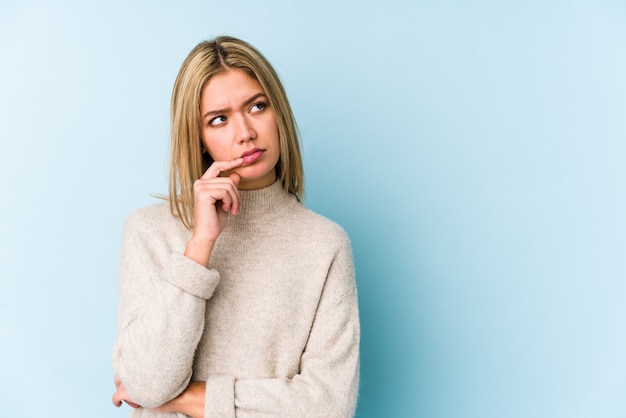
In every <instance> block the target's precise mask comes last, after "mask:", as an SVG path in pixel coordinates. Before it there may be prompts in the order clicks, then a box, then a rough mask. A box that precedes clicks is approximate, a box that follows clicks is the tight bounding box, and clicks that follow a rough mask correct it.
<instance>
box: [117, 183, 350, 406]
mask: <svg viewBox="0 0 626 418" xmlns="http://www.w3.org/2000/svg"><path fill="white" fill-rule="evenodd" d="M240 194H241V204H242V210H241V212H240V214H239V215H237V216H234V217H232V216H231V217H230V218H229V221H228V224H227V226H226V228H225V229H224V231H223V232H222V233H221V234H220V236H219V238H218V241H217V242H216V245H215V247H214V249H213V253H212V255H211V261H210V265H209V268H208V269H207V268H205V267H203V266H200V265H199V264H197V263H195V262H194V261H192V260H190V259H188V258H187V257H185V256H183V255H182V254H183V252H184V250H185V246H186V244H187V241H188V240H189V238H190V236H191V233H190V231H188V230H187V229H185V228H184V227H183V225H182V224H181V222H180V221H179V220H178V219H177V218H175V217H173V216H172V215H171V214H170V212H169V207H168V205H167V204H166V203H162V204H158V205H153V206H149V207H147V208H143V209H140V210H139V211H137V212H135V213H134V214H133V215H131V217H130V218H129V219H128V221H127V222H126V225H125V227H124V235H123V242H122V261H121V268H120V301H119V312H118V335H117V339H116V342H115V346H114V349H113V364H114V368H115V372H116V373H117V375H118V377H119V378H120V380H121V381H122V382H123V384H124V386H125V387H126V389H127V391H128V393H129V395H130V396H131V397H132V399H133V400H135V401H136V402H137V403H139V404H140V405H143V406H144V407H146V408H150V407H155V406H158V405H161V404H163V403H165V402H167V401H168V400H170V399H172V398H174V397H176V396H177V395H178V394H179V393H180V392H181V391H183V390H184V389H185V388H186V386H187V385H188V383H189V381H190V380H197V381H206V382H207V386H206V387H207V394H206V412H205V417H240V418H241V417H243V418H246V417H331V418H335V417H351V416H353V415H354V409H355V405H356V396H357V389H358V366H359V336H360V330H359V318H358V306H357V295H356V287H355V280H354V267H353V262H352V254H351V250H350V243H349V240H348V238H347V236H346V234H345V233H344V231H343V230H342V229H341V228H340V227H339V226H338V225H336V224H335V223H333V222H331V221H329V220H327V219H326V218H324V217H322V216H319V215H317V214H315V213H313V212H311V211H309V210H307V209H305V208H304V207H303V206H302V205H301V204H300V203H298V202H297V200H296V199H295V198H294V197H293V196H291V195H289V194H288V193H286V192H285V191H284V190H283V188H282V186H281V185H280V183H279V182H276V183H274V184H273V185H272V186H270V187H267V188H264V189H260V190H254V191H240ZM131 416H132V417H143V418H148V417H167V416H170V417H176V416H182V415H179V414H163V413H156V412H153V411H149V410H148V409H145V408H141V409H138V410H135V411H133V413H132V415H131Z"/></svg>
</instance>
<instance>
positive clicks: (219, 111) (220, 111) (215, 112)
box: [202, 93, 267, 120]
mask: <svg viewBox="0 0 626 418" xmlns="http://www.w3.org/2000/svg"><path fill="white" fill-rule="evenodd" d="M261 97H263V98H265V99H267V96H266V95H265V93H257V94H255V95H254V96H252V97H250V98H249V99H248V100H246V101H245V102H243V106H242V107H247V106H249V105H251V104H252V103H254V102H255V101H256V100H258V99H259V98H261ZM229 111H230V108H225V109H216V110H209V111H208V112H206V113H205V114H204V115H202V120H204V119H206V118H207V116H216V115H222V114H224V113H228V112H229Z"/></svg>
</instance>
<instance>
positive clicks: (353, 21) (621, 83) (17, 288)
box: [0, 0, 626, 418]
mask: <svg viewBox="0 0 626 418" xmlns="http://www.w3.org/2000/svg"><path fill="white" fill-rule="evenodd" d="M219 34H232V35H236V36H240V37H243V38H244V39H247V40H249V41H250V42H252V43H253V44H254V45H256V46H257V47H258V48H259V49H260V50H261V51H263V53H264V54H265V55H266V56H267V57H268V58H269V59H270V61H271V62H272V63H273V64H274V66H275V67H276V68H277V70H278V71H279V73H280V75H281V77H282V79H283V81H284V83H285V86H286V88H287V91H288V95H289V97H290V99H291V102H292V105H293V108H294V111H295V114H296V118H297V120H298V123H299V126H300V130H301V132H302V137H303V148H304V158H305V166H306V174H307V183H306V185H307V193H308V194H307V199H306V203H307V205H308V206H309V207H311V208H313V209H314V210H316V211H318V212H320V213H322V214H324V215H326V216H328V217H330V218H332V219H334V220H335V221H337V222H338V223H340V224H341V225H343V226H344V228H345V229H346V230H347V231H348V233H349V234H350V236H351V238H352V241H353V248H354V256H355V261H356V268H357V279H358V286H359V296H360V307H361V319H362V382H361V394H360V401H359V407H358V413H357V417H359V418H372V417H433V418H439V417H441V418H459V417H461V418H464V417H467V418H470V417H476V418H500V417H509V418H511V417H513V418H515V417H525V418H526V417H546V418H554V417H563V418H575V417H605V418H610V417H616V418H617V417H624V416H626V396H625V395H624V392H625V387H626V337H625V321H624V318H625V317H626V304H625V303H624V296H625V291H626V280H625V279H626V256H625V254H626V238H625V237H626V221H625V215H626V195H625V192H626V190H625V189H626V188H625V185H626V168H625V164H624V160H625V157H626V143H625V139H626V118H625V115H626V77H625V74H626V4H625V3H623V2H621V1H610V0H595V1H591V0H590V1H576V0H574V1H535V0H531V1H511V2H495V1H487V0H484V1H479V0H472V1H451V0H449V1H440V2H426V1H408V0H407V1H385V2H383V1H377V2H368V1H364V2H357V1H344V2H340V1H328V0H316V1H310V2H306V3H301V2H300V3H296V2H287V1H284V2H271V1H265V2H261V1H248V0H246V1H237V2H227V1H221V2H217V1H204V2H201V1H177V2H170V3H167V2H160V1H136V2H122V1H107V2H104V1H103V2H93V1H78V0H61V1H57V2H45V1H42V0H38V1H14V0H9V1H7V0H3V1H2V2H1V3H0V59H1V65H0V141H1V148H0V191H1V193H2V206H1V209H0V214H1V216H0V236H1V237H2V238H1V240H0V255H1V262H0V279H1V280H0V350H1V356H0V370H2V376H3V377H2V379H0V400H2V407H0V415H2V416H6V417H18V418H19V417H34V416H38V417H44V416H45V417H86V416H89V417H95V418H99V417H112V416H117V417H123V416H127V414H128V412H129V409H128V407H124V408H122V410H117V409H115V408H114V407H113V406H111V403H110V396H111V394H112V392H113V383H112V377H113V370H112V367H111V361H110V350H111V345H112V343H113V339H114V335H115V309H116V303H117V269H118V261H119V246H120V235H121V228H122V224H123V222H124V220H125V218H126V217H127V216H128V215H129V214H130V212H132V211H133V210H134V209H136V208H138V207H140V206H144V205H146V204H150V203H152V202H154V201H155V200H154V199H153V198H152V197H150V194H151V193H163V192H166V190H167V188H166V179H167V155H168V135H169V134H168V129H169V120H168V118H169V108H168V106H169V99H170V92H171V87H172V85H173V82H174V78H175V76H176V73H177V71H178V68H179V66H180V64H181V63H182V61H183V59H184V57H185V56H186V54H187V53H188V52H189V51H190V50H191V48H192V47H193V46H194V45H195V44H196V43H198V42H199V41H201V40H203V39H206V38H209V37H212V36H215V35H219Z"/></svg>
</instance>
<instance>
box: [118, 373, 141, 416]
mask: <svg viewBox="0 0 626 418" xmlns="http://www.w3.org/2000/svg"><path fill="white" fill-rule="evenodd" d="M113 382H114V383H115V393H114V394H113V398H112V399H111V400H112V401H113V405H115V406H117V407H118V408H119V407H120V406H122V401H123V402H126V403H127V404H128V405H130V406H132V407H133V408H135V409H137V408H139V405H137V404H136V403H135V402H133V401H132V399H130V396H128V393H127V392H126V388H124V385H123V384H122V382H121V381H120V379H118V378H117V376H115V377H114V378H113Z"/></svg>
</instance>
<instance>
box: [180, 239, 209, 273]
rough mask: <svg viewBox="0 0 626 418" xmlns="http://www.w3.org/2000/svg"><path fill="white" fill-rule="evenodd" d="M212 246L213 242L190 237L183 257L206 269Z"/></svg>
mask: <svg viewBox="0 0 626 418" xmlns="http://www.w3.org/2000/svg"><path fill="white" fill-rule="evenodd" d="M214 244H215V241H214V240H210V239H203V238H199V237H197V236H195V235H192V236H191V238H190V239H189V241H188V242H187V247H186V248H185V253H184V255H185V257H187V258H190V259H192V260H193V261H195V262H196V263H198V264H200V265H203V266H205V267H208V265H209V259H210V258H211V251H212V250H213V245H214Z"/></svg>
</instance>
